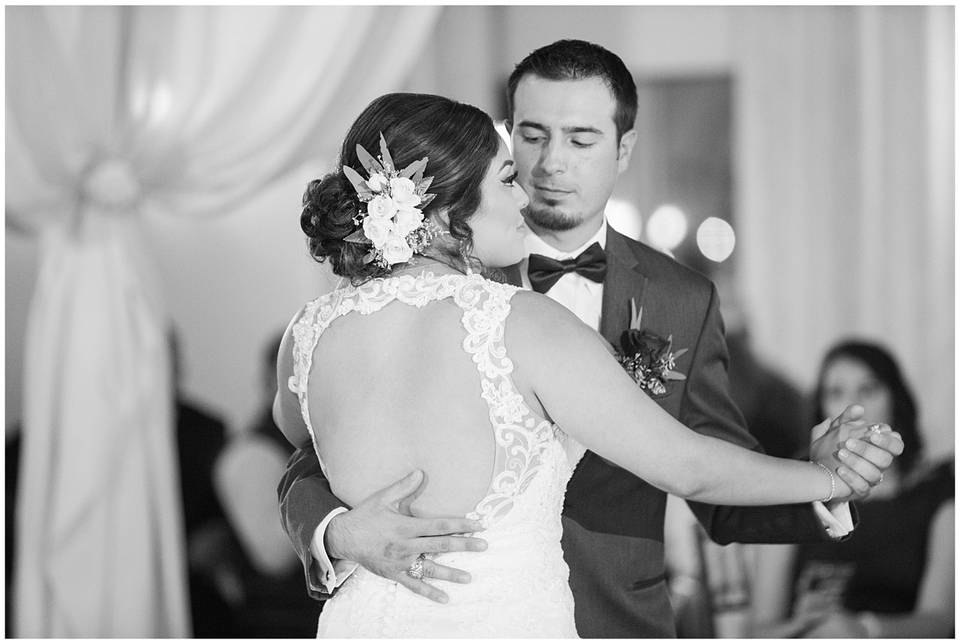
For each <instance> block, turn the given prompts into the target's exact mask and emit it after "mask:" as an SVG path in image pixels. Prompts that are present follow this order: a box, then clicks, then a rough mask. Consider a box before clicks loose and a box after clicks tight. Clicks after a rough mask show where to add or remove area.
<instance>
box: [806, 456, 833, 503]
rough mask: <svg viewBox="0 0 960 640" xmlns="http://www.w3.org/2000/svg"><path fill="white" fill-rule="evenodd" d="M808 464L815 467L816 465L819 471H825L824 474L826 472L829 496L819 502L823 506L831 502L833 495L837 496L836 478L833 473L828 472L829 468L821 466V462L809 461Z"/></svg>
mask: <svg viewBox="0 0 960 640" xmlns="http://www.w3.org/2000/svg"><path fill="white" fill-rule="evenodd" d="M810 464H815V465H817V466H818V467H820V468H821V469H823V470H824V471H826V472H827V477H829V478H830V495H828V496H827V497H826V498H823V499H822V500H821V501H820V502H823V503H824V504H826V503H828V502H830V501H831V500H833V497H834V496H835V495H837V477H836V476H835V475H833V471H831V470H830V467H828V466H827V465H825V464H823V463H822V462H817V461H816V460H811V461H810Z"/></svg>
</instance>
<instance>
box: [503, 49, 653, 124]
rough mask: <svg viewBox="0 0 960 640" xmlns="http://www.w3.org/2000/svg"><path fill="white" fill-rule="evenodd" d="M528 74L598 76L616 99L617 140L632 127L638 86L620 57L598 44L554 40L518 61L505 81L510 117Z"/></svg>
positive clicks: (567, 77)
mask: <svg viewBox="0 0 960 640" xmlns="http://www.w3.org/2000/svg"><path fill="white" fill-rule="evenodd" d="M528 74H529V75H534V76H538V77H541V78H544V79H546V80H585V79H587V78H600V79H601V80H603V81H604V83H606V85H607V86H608V87H609V88H610V92H611V93H613V97H614V99H616V101H617V109H616V112H615V113H614V115H613V122H614V124H615V125H616V127H617V139H618V140H619V139H620V137H621V136H622V135H623V134H624V133H626V132H627V131H629V130H630V129H633V122H634V120H636V118H637V85H636V84H635V83H634V82H633V76H631V75H630V71H628V70H627V66H626V65H625V64H623V60H621V59H620V56H618V55H617V54H615V53H613V52H611V51H608V50H607V49H604V48H603V47H601V46H600V45H598V44H593V43H592V42H585V41H583V40H557V41H556V42H554V43H552V44H548V45H546V46H545V47H540V48H539V49H537V50H536V51H534V52H533V53H531V54H530V55H528V56H527V57H526V58H524V59H523V60H521V61H520V62H519V64H517V66H516V67H514V69H513V73H511V74H510V79H509V80H508V81H507V111H508V117H510V118H512V117H513V97H514V95H515V94H516V92H517V85H518V84H520V80H521V79H522V78H523V76H525V75H528Z"/></svg>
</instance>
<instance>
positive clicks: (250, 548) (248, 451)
mask: <svg viewBox="0 0 960 640" xmlns="http://www.w3.org/2000/svg"><path fill="white" fill-rule="evenodd" d="M282 337H283V332H282V331H281V332H280V333H277V334H276V335H275V336H273V337H272V338H271V339H270V341H269V342H268V344H267V345H266V347H265V348H264V350H263V358H262V361H261V362H262V368H261V376H260V379H261V382H262V399H261V405H260V409H259V410H258V412H257V414H256V417H255V419H254V421H253V423H252V424H251V425H250V426H249V427H248V428H247V429H246V430H244V431H243V432H242V433H239V434H237V435H236V436H234V437H233V438H232V439H231V441H230V443H229V444H228V445H227V447H226V449H225V450H224V451H223V453H222V454H221V456H220V458H219V459H218V460H217V464H216V471H215V482H216V488H217V491H218V493H219V494H220V496H221V497H222V500H223V504H224V507H225V508H226V513H227V517H228V518H229V520H230V522H231V524H232V525H233V528H234V529H235V531H236V532H237V536H238V538H239V541H240V545H241V550H242V553H241V559H242V565H241V566H242V568H241V588H240V598H239V599H238V601H237V602H236V603H235V605H236V606H235V613H234V620H233V622H234V626H233V628H232V631H231V633H230V634H228V635H233V636H236V637H244V638H262V637H271V638H297V637H310V636H313V635H315V634H316V627H317V615H318V614H319V613H320V606H321V603H319V602H316V601H314V600H313V599H311V598H310V597H309V596H308V595H307V591H306V587H305V586H304V585H305V582H304V576H303V570H302V568H301V567H302V565H301V564H300V561H299V559H298V558H297V555H296V553H294V551H293V547H292V546H291V545H290V541H289V540H288V538H287V536H286V534H285V533H284V532H283V529H282V527H281V526H280V519H279V515H278V507H277V484H278V483H279V482H280V478H281V476H282V475H283V470H284V469H285V468H286V463H287V459H288V458H289V457H290V454H292V453H293V447H292V446H291V445H290V443H289V442H287V439H286V438H285V437H284V436H283V434H282V433H281V432H280V430H279V429H278V428H277V427H276V425H275V424H274V422H273V399H274V396H275V395H276V393H277V353H278V352H279V350H280V339H281V338H282Z"/></svg>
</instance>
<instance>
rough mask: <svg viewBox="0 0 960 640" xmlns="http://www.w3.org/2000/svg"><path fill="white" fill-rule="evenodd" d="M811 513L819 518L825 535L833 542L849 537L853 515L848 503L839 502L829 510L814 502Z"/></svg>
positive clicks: (820, 503) (823, 505)
mask: <svg viewBox="0 0 960 640" xmlns="http://www.w3.org/2000/svg"><path fill="white" fill-rule="evenodd" d="M813 512H814V513H816V514H817V517H818V518H820V523H821V524H822V525H823V528H824V529H826V530H827V535H829V536H830V537H831V538H833V539H834V540H837V539H839V538H843V537H845V536H847V535H850V533H851V532H852V531H853V514H852V513H851V512H850V503H849V502H841V503H840V504H835V505H833V506H832V507H830V508H827V506H826V505H825V504H823V503H822V502H814V503H813Z"/></svg>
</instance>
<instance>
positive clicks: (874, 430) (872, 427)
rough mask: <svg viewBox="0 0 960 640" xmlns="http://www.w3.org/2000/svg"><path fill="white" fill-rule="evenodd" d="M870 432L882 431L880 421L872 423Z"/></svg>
mask: <svg viewBox="0 0 960 640" xmlns="http://www.w3.org/2000/svg"><path fill="white" fill-rule="evenodd" d="M870 433H880V423H877V424H872V425H870Z"/></svg>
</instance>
